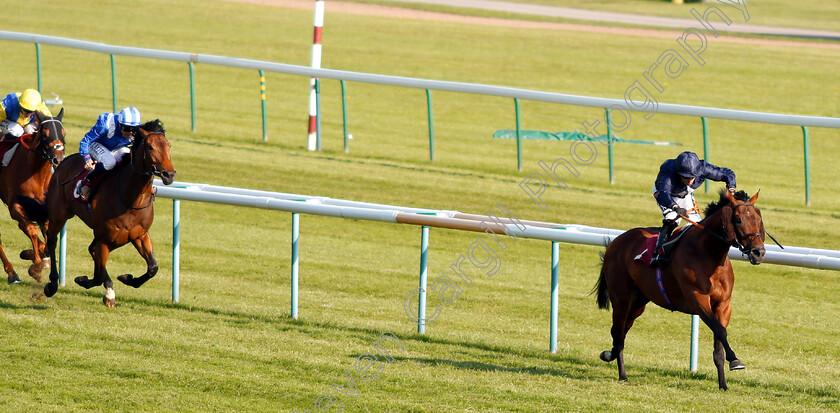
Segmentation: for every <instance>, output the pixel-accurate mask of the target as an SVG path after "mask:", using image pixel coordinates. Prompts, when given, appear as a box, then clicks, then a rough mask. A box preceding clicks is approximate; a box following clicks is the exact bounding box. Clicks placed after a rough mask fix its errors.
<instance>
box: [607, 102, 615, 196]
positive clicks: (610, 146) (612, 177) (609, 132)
mask: <svg viewBox="0 0 840 413" xmlns="http://www.w3.org/2000/svg"><path fill="white" fill-rule="evenodd" d="M605 110H606V111H607V113H606V117H607V148H608V149H609V150H608V152H607V153H608V155H609V156H608V157H609V161H610V185H613V184H615V172H614V168H613V138H612V126H611V125H612V122H611V121H610V110H609V109H605Z"/></svg>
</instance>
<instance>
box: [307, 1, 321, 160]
mask: <svg viewBox="0 0 840 413" xmlns="http://www.w3.org/2000/svg"><path fill="white" fill-rule="evenodd" d="M323 27H324V1H323V0H315V39H314V41H313V42H312V68H313V69H320V68H321V29H322V28H323ZM317 118H318V100H317V98H316V96H315V78H314V77H313V78H312V79H309V143H308V145H307V148H308V149H309V150H310V151H314V150H316V149H317V148H318V142H317V138H318V126H317Z"/></svg>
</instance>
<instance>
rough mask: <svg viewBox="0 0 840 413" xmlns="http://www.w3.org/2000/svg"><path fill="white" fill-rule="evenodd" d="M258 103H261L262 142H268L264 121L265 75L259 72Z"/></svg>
mask: <svg viewBox="0 0 840 413" xmlns="http://www.w3.org/2000/svg"><path fill="white" fill-rule="evenodd" d="M260 101H261V103H262V127H263V142H268V132H267V130H266V121H265V73H263V71H262V70H260Z"/></svg>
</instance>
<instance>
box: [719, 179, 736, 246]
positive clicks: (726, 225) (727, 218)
mask: <svg viewBox="0 0 840 413" xmlns="http://www.w3.org/2000/svg"><path fill="white" fill-rule="evenodd" d="M726 192H729V191H726ZM729 196H732V194H730V195H729ZM732 211H734V209H733V208H732V207H731V206H725V207H723V209H721V210H720V214H721V221H723V237H724V238H726V239H727V240H734V239H735V238H736V235H735V227H733V226H732Z"/></svg>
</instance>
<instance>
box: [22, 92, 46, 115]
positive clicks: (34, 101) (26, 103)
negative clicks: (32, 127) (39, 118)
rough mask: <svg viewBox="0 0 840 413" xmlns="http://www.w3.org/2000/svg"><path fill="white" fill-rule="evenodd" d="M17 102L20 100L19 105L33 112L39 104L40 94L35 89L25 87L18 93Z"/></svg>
mask: <svg viewBox="0 0 840 413" xmlns="http://www.w3.org/2000/svg"><path fill="white" fill-rule="evenodd" d="M18 102H20V107H22V108H24V109H26V110H27V111H29V112H35V110H36V109H38V105H40V104H41V94H40V93H38V91H37V90H35V89H26V90H24V91H23V93H21V94H20V97H19V98H18Z"/></svg>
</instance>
